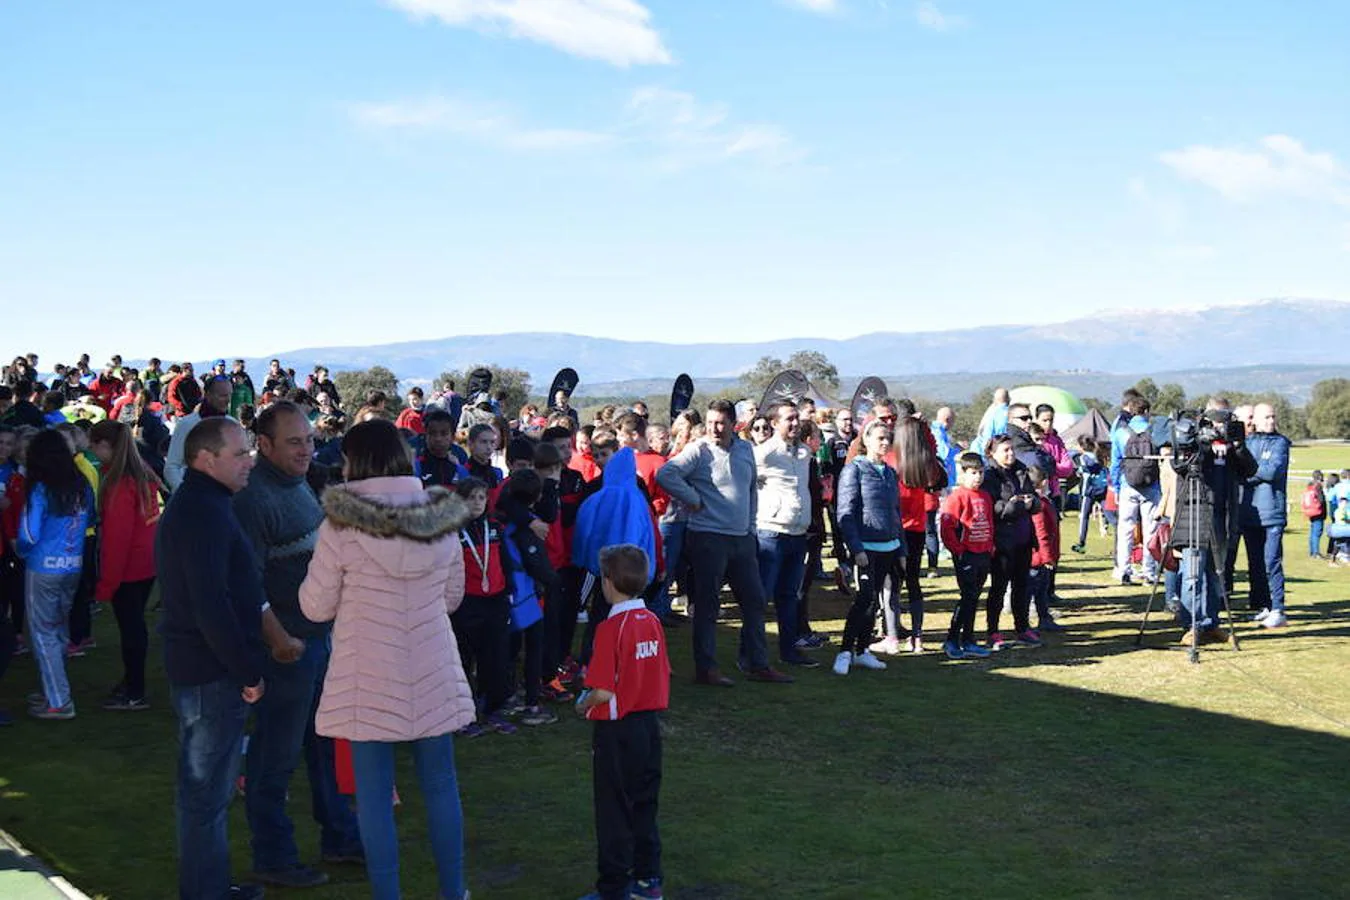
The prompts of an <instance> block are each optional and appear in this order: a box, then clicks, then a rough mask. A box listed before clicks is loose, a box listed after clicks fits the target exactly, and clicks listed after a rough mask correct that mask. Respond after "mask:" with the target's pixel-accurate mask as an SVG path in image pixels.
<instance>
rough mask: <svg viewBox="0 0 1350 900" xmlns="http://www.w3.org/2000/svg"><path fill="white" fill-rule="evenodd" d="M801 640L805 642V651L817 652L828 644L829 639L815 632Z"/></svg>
mask: <svg viewBox="0 0 1350 900" xmlns="http://www.w3.org/2000/svg"><path fill="white" fill-rule="evenodd" d="M802 640H804V641H806V649H808V650H819V649H820V648H821V647H824V646H825V645H826V644H828V643H829V642H830V639H829V638H827V637H826V636H825V635H823V634H821V633H819V632H816V631H813V632H811V633H810V634H808V635H807V636H806V637H804V638H802Z"/></svg>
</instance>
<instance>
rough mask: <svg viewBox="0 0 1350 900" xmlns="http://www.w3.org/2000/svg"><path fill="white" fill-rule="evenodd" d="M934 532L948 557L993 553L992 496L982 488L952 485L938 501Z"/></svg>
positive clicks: (957, 557) (956, 557)
mask: <svg viewBox="0 0 1350 900" xmlns="http://www.w3.org/2000/svg"><path fill="white" fill-rule="evenodd" d="M938 533H939V534H940V535H942V543H943V545H944V546H946V548H947V549H948V550H949V551H951V554H952V559H960V557H961V554H962V553H993V552H994V501H993V499H992V498H991V497H990V496H989V495H988V494H986V493H985V492H984V491H972V490H971V489H970V488H963V487H958V488H955V489H954V490H953V491H952V492H951V493H950V494H948V495H947V499H946V500H943V501H942V516H941V518H940V519H939V520H938Z"/></svg>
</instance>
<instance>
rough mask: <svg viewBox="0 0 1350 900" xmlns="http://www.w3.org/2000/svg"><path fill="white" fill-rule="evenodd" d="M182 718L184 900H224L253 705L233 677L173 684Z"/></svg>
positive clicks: (180, 799) (171, 689) (179, 793)
mask: <svg viewBox="0 0 1350 900" xmlns="http://www.w3.org/2000/svg"><path fill="white" fill-rule="evenodd" d="M169 696H170V699H171V701H172V703H173V710H174V714H175V715H177V716H178V789H177V810H178V897H179V900H224V898H225V897H226V896H227V895H228V893H229V890H230V844H229V837H228V833H227V831H226V826H227V823H228V821H229V810H230V799H231V798H232V797H233V795H234V779H235V776H236V775H237V774H238V772H239V747H240V743H241V742H242V741H243V738H244V723H245V722H246V721H247V720H248V704H246V703H245V702H244V699H243V698H242V697H241V696H240V694H239V685H237V684H235V683H234V682H233V681H232V680H230V679H228V678H224V679H221V680H220V681H213V682H210V683H208V684H198V685H191V686H188V685H178V684H174V685H170V687H169Z"/></svg>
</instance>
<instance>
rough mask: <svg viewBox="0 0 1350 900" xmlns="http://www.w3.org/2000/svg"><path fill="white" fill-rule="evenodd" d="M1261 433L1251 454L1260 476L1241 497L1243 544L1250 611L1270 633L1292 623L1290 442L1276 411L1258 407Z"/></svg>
mask: <svg viewBox="0 0 1350 900" xmlns="http://www.w3.org/2000/svg"><path fill="white" fill-rule="evenodd" d="M1252 418H1253V420H1254V422H1255V428H1256V431H1255V432H1254V433H1253V434H1250V435H1248V437H1247V449H1248V450H1249V451H1250V452H1251V454H1252V458H1253V459H1255V460H1256V473H1255V474H1254V475H1252V476H1251V477H1250V478H1248V479H1247V483H1246V489H1245V490H1244V492H1243V497H1242V512H1241V519H1242V540H1243V542H1244V543H1246V545H1247V578H1248V581H1249V582H1250V583H1251V588H1250V593H1249V595H1248V601H1247V603H1248V607H1249V608H1251V609H1256V610H1259V611H1258V612H1257V614H1256V621H1257V622H1260V623H1261V625H1262V626H1263V627H1265V628H1280V627H1282V626H1284V625H1285V624H1286V623H1287V621H1288V620H1287V619H1286V617H1285V614H1284V529H1285V526H1286V525H1287V524H1288V517H1289V510H1288V505H1287V500H1286V498H1287V494H1288V485H1289V450H1290V443H1289V438H1287V437H1285V436H1284V435H1282V434H1280V432H1279V430H1278V427H1277V425H1276V421H1275V407H1273V406H1271V405H1270V404H1269V403H1258V404H1257V405H1256V407H1255V409H1253V411H1252Z"/></svg>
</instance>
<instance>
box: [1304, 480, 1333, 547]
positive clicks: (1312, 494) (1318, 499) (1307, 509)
mask: <svg viewBox="0 0 1350 900" xmlns="http://www.w3.org/2000/svg"><path fill="white" fill-rule="evenodd" d="M1322 481H1323V475H1322V470H1321V469H1313V473H1312V480H1310V481H1309V482H1308V486H1307V487H1305V488H1304V489H1303V497H1302V498H1301V499H1300V501H1299V506H1300V507H1301V508H1302V510H1303V516H1304V518H1306V519H1307V520H1308V558H1309V559H1321V558H1322V529H1323V527H1324V526H1325V524H1326V521H1327V495H1326V490H1325V489H1324V488H1323V487H1322Z"/></svg>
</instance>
